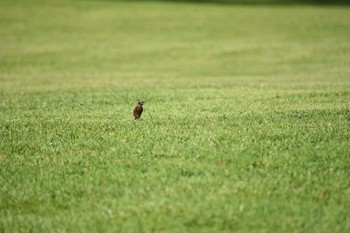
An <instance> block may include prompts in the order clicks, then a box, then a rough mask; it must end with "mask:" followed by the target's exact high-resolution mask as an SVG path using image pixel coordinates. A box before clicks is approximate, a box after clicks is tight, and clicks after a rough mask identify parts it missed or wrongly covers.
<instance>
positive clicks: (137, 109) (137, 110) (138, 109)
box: [133, 100, 145, 120]
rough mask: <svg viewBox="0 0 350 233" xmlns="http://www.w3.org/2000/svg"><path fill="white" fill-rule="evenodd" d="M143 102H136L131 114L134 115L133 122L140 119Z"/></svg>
mask: <svg viewBox="0 0 350 233" xmlns="http://www.w3.org/2000/svg"><path fill="white" fill-rule="evenodd" d="M144 103H145V102H144V101H142V100H141V101H139V102H137V104H136V106H135V108H134V111H133V114H134V118H135V119H134V120H139V119H140V118H141V115H142V112H143V108H142V105H143V104H144Z"/></svg>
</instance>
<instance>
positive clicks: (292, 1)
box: [109, 0, 350, 6]
mask: <svg viewBox="0 0 350 233" xmlns="http://www.w3.org/2000/svg"><path fill="white" fill-rule="evenodd" d="M109 1H129V2H130V1H131V2H179V3H186V2H187V3H211V4H227V5H228V4H230V5H325V6H327V5H328V6H332V5H340V6H350V0H109Z"/></svg>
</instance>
